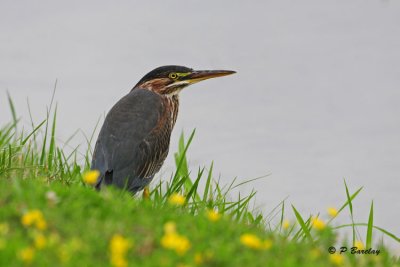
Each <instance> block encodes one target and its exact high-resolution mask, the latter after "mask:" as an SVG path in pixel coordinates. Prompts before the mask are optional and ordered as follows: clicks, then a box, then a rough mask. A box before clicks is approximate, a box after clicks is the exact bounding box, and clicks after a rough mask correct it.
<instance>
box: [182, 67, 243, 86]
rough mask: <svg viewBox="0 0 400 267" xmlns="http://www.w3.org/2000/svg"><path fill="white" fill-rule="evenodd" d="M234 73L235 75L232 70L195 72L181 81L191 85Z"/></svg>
mask: <svg viewBox="0 0 400 267" xmlns="http://www.w3.org/2000/svg"><path fill="white" fill-rule="evenodd" d="M234 73H236V71H232V70H195V71H193V72H192V73H190V74H189V75H187V76H185V77H184V79H182V80H184V81H186V82H187V83H189V84H193V83H197V82H200V81H203V80H207V79H211V78H217V77H222V76H226V75H231V74H234Z"/></svg>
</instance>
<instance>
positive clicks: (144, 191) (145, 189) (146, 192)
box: [143, 186, 150, 199]
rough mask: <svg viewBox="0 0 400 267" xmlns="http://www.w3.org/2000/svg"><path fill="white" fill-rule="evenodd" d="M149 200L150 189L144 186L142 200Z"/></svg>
mask: <svg viewBox="0 0 400 267" xmlns="http://www.w3.org/2000/svg"><path fill="white" fill-rule="evenodd" d="M149 198H150V189H149V187H148V186H146V187H145V188H144V189H143V199H149Z"/></svg>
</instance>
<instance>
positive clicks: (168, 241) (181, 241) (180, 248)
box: [161, 222, 191, 255]
mask: <svg viewBox="0 0 400 267" xmlns="http://www.w3.org/2000/svg"><path fill="white" fill-rule="evenodd" d="M164 233H165V234H164V236H163V237H162V238H161V245H162V246H163V247H164V248H166V249H171V250H175V252H176V253H178V254H179V255H183V254H185V253H186V251H188V250H189V249H190V246H191V245H190V241H189V239H187V238H186V237H185V236H182V235H180V234H178V233H177V232H176V225H175V223H174V222H167V223H166V224H164Z"/></svg>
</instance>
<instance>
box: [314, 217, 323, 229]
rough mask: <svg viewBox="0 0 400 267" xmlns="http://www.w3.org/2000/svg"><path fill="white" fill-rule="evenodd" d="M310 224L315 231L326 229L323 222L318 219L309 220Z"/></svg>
mask: <svg viewBox="0 0 400 267" xmlns="http://www.w3.org/2000/svg"><path fill="white" fill-rule="evenodd" d="M311 224H312V226H313V227H314V228H315V229H317V230H322V229H324V228H325V227H326V224H325V222H324V221H323V220H321V219H320V218H318V217H313V218H312V219H311Z"/></svg>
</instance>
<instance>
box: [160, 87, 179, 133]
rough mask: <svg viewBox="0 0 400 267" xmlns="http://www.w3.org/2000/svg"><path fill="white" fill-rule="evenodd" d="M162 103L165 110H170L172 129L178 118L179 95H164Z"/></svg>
mask: <svg viewBox="0 0 400 267" xmlns="http://www.w3.org/2000/svg"><path fill="white" fill-rule="evenodd" d="M163 99H164V101H165V102H164V103H165V105H166V106H167V110H170V112H171V113H170V114H171V126H172V128H174V125H175V122H176V119H177V118H178V111H179V95H177V94H174V95H164V96H163Z"/></svg>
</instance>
